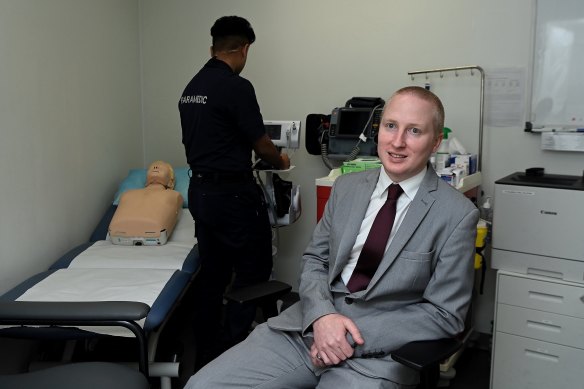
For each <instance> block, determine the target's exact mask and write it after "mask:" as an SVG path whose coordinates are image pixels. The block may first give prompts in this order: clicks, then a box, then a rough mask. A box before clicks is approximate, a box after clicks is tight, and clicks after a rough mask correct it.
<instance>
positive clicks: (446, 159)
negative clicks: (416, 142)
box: [436, 127, 452, 172]
mask: <svg viewBox="0 0 584 389" xmlns="http://www.w3.org/2000/svg"><path fill="white" fill-rule="evenodd" d="M451 132H452V130H451V129H450V128H448V127H444V129H443V134H444V137H443V138H442V142H441V143H440V147H439V148H438V151H436V171H437V172H439V171H440V170H443V169H445V168H447V167H448V166H450V147H449V144H448V134H449V133H451Z"/></svg>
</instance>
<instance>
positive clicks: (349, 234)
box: [330, 169, 379, 282]
mask: <svg viewBox="0 0 584 389" xmlns="http://www.w3.org/2000/svg"><path fill="white" fill-rule="evenodd" d="M378 179H379V170H378V169H376V170H372V171H371V173H370V174H366V175H363V180H362V181H361V182H359V183H358V184H357V185H356V187H355V190H354V196H353V201H352V203H351V204H348V206H349V207H350V209H348V210H347V215H348V217H349V218H350V220H346V221H345V226H346V228H345V230H344V231H343V235H342V238H341V242H340V245H339V249H338V252H337V258H336V260H335V264H334V268H333V271H332V272H331V273H330V275H331V282H332V280H334V279H336V278H337V276H338V275H339V274H340V273H341V272H342V271H343V268H344V267H345V265H346V264H347V262H348V261H349V255H350V254H351V250H352V249H353V245H354V244H355V239H356V238H357V235H358V234H359V230H360V228H361V223H362V222H363V218H364V217H365V213H366V212H367V208H368V207H369V200H370V199H371V195H372V194H373V191H374V190H375V186H376V185H377V180H378Z"/></svg>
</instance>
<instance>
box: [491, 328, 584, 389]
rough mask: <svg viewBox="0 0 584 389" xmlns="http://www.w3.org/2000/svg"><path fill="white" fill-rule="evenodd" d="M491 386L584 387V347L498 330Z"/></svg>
mask: <svg viewBox="0 0 584 389" xmlns="http://www.w3.org/2000/svg"><path fill="white" fill-rule="evenodd" d="M494 351H495V357H494V361H493V369H492V372H491V389H552V388H558V389H559V388H582V387H583V386H582V371H584V351H583V350H580V349H575V348H572V347H566V346H560V345H557V344H553V343H546V342H541V341H538V340H533V339H529V338H523V337H520V336H515V335H509V334H505V333H502V332H498V331H497V333H496V335H495V350H494Z"/></svg>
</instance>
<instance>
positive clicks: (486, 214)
mask: <svg viewBox="0 0 584 389" xmlns="http://www.w3.org/2000/svg"><path fill="white" fill-rule="evenodd" d="M479 213H480V217H481V219H483V220H484V221H486V222H487V223H488V224H490V223H492V222H493V207H492V206H491V198H490V197H487V198H485V201H483V205H481V206H480V208H479Z"/></svg>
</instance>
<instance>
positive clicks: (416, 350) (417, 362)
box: [391, 338, 462, 371]
mask: <svg viewBox="0 0 584 389" xmlns="http://www.w3.org/2000/svg"><path fill="white" fill-rule="evenodd" d="M460 347H462V342H461V341H460V340H459V339H457V338H445V339H438V340H423V341H416V342H410V343H406V344H405V345H403V346H402V347H400V348H399V349H397V350H395V351H393V352H392V353H391V358H392V359H393V360H394V361H396V362H399V363H401V364H403V365H405V366H408V367H411V368H412V369H415V370H418V371H422V370H425V369H427V368H430V367H432V366H435V365H437V364H440V362H442V361H443V360H445V359H446V358H448V357H449V356H451V355H452V354H454V353H455V352H456V351H458V350H459V349H460Z"/></svg>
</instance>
